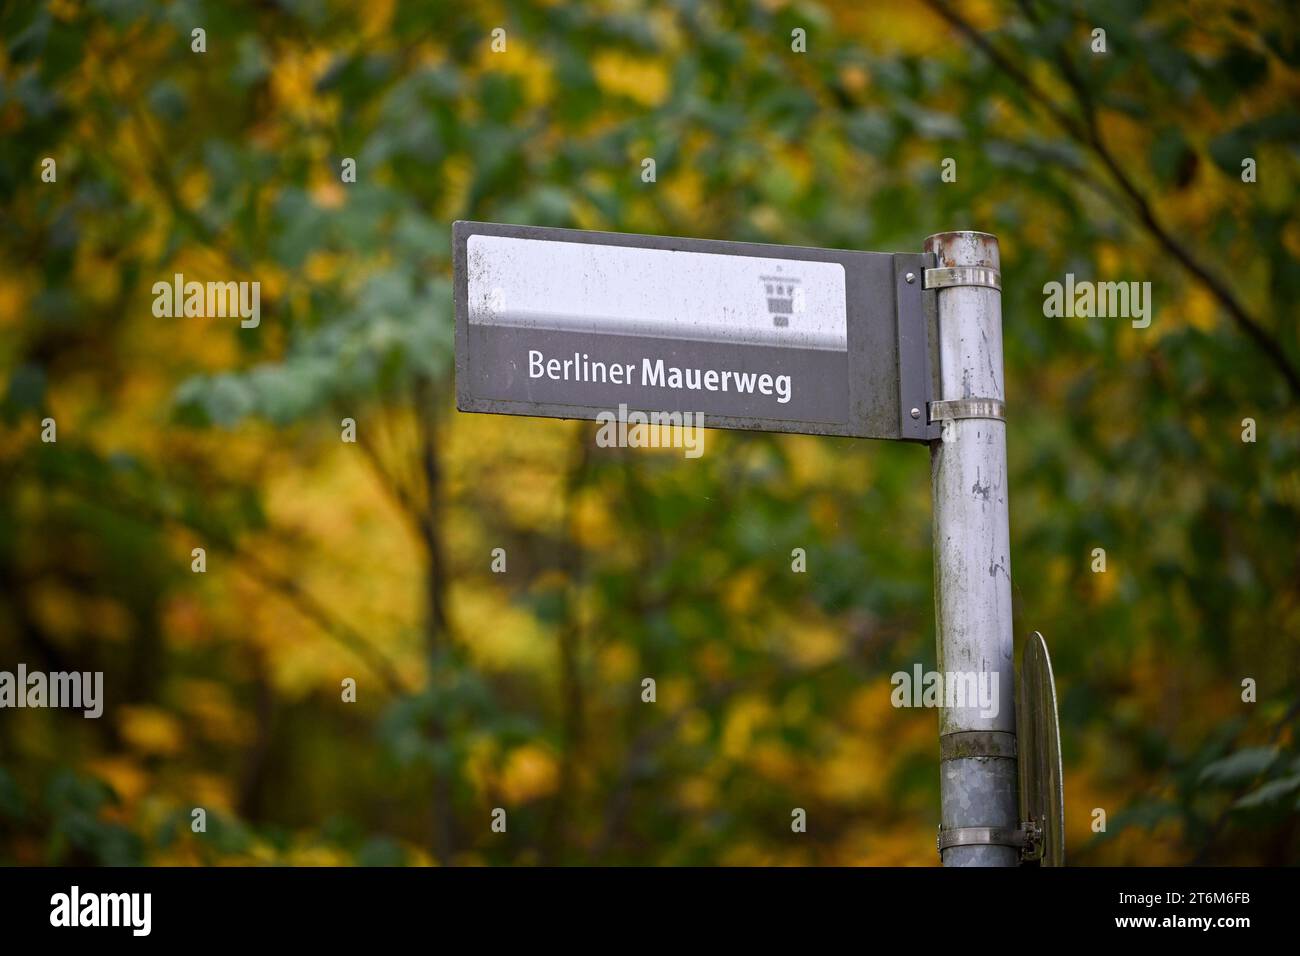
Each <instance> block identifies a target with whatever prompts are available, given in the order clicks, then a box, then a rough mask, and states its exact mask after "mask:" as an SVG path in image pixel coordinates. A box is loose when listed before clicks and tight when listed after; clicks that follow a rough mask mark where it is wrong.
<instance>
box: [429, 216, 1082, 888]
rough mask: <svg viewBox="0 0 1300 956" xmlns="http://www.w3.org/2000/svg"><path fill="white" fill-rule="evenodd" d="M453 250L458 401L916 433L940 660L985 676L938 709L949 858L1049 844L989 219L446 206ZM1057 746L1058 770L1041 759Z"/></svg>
mask: <svg viewBox="0 0 1300 956" xmlns="http://www.w3.org/2000/svg"><path fill="white" fill-rule="evenodd" d="M452 257H453V268H454V272H455V304H456V406H457V408H459V409H460V410H462V411H468V412H493V413H497V414H512V415H539V416H545V417H552V418H583V419H597V418H599V417H600V416H602V415H604V414H608V413H609V412H610V411H611V410H613V409H614V408H624V407H626V408H631V409H635V410H637V411H639V412H651V413H655V412H659V413H679V412H680V413H691V412H694V413H701V414H703V416H704V424H706V425H707V426H710V427H714V428H738V429H750V430H758V431H781V432H797V433H803V434H811V435H847V436H854V437H859V438H886V439H893V440H901V441H912V442H923V443H928V444H929V445H930V446H931V491H932V497H933V503H934V569H935V618H936V623H937V635H938V652H939V665H940V671H941V672H942V673H943V675H944V678H945V681H946V682H948V683H949V685H950V686H951V682H952V681H953V680H955V681H957V683H958V684H962V685H965V686H971V685H974V686H979V685H980V684H981V683H982V684H983V686H984V688H985V692H984V693H977V694H975V695H973V696H972V695H970V694H967V695H965V696H962V697H960V699H954V700H945V701H943V706H942V708H941V710H940V737H939V741H940V767H941V788H940V791H941V798H942V812H941V819H942V823H941V826H940V830H939V839H938V844H939V850H940V853H941V855H942V858H943V862H944V864H945V865H948V866H1014V865H1016V864H1017V863H1018V862H1020V860H1021V859H1022V858H1026V859H1033V860H1039V859H1041V860H1042V861H1043V862H1045V863H1049V864H1051V863H1059V862H1060V860H1061V846H1060V834H1061V827H1060V812H1059V808H1060V799H1059V795H1060V751H1059V745H1058V735H1057V733H1056V732H1055V728H1056V715H1055V694H1054V692H1050V693H1049V691H1051V681H1052V678H1051V669H1050V665H1049V664H1048V663H1047V657H1046V647H1045V646H1043V647H1042V648H1041V649H1040V650H1039V651H1035V652H1034V654H1033V655H1032V656H1031V655H1027V662H1026V667H1027V668H1029V669H1030V671H1029V672H1030V673H1031V674H1032V682H1033V688H1032V693H1031V694H1030V695H1029V696H1028V697H1027V698H1026V700H1027V701H1028V702H1029V703H1028V704H1027V705H1026V706H1027V707H1030V708H1031V709H1032V710H1033V711H1034V713H1033V715H1032V718H1033V719H1032V724H1031V725H1030V726H1032V728H1033V730H1032V738H1033V740H1034V747H1035V751H1034V753H1035V757H1034V759H1032V760H1027V761H1026V766H1025V768H1024V769H1025V772H1026V773H1027V774H1028V775H1029V776H1028V777H1027V778H1026V780H1027V783H1025V784H1023V786H1024V789H1025V790H1026V792H1027V793H1028V794H1030V795H1031V799H1029V800H1028V803H1027V806H1028V807H1029V808H1030V815H1029V816H1027V817H1026V818H1025V820H1024V821H1023V824H1022V820H1021V815H1020V812H1019V807H1018V805H1017V750H1016V719H1017V716H1016V712H1015V705H1014V703H1013V701H1014V698H1015V675H1014V669H1013V662H1012V623H1011V555H1010V550H1011V546H1010V536H1009V531H1008V521H1007V513H1008V506H1007V455H1006V421H1005V412H1004V405H1003V402H1004V399H1005V393H1004V387H1003V374H1002V308H1001V285H1000V282H1001V280H1000V276H999V272H998V270H999V262H998V244H997V240H996V239H995V238H994V237H993V236H990V235H987V234H985V233H979V232H951V233H941V234H939V235H935V236H931V237H930V238H929V239H927V240H926V243H925V252H924V253H923V254H892V253H879V252H850V251H845V250H841V249H808V248H802V247H796V246H774V245H758V244H754V243H744V242H720V241H713V240H701V239H677V238H669V237H665V236H637V235H625V234H621V233H609V232H585V231H578V230H572V229H549V228H540V227H534V226H511V225H500V224H495V223H477V222H457V223H456V224H455V225H454V226H453V228H452ZM1038 640H1039V642H1040V644H1041V638H1039V639H1038ZM990 692H991V694H990ZM980 698H983V699H982V700H981V699H980ZM1049 706H1050V707H1051V712H1050V715H1049V714H1048V713H1047V711H1046V709H1045V708H1047V707H1049ZM1049 717H1050V720H1049ZM1049 725H1050V730H1049V729H1048V728H1049ZM1053 760H1054V761H1055V763H1053ZM1051 766H1055V767H1056V771H1055V777H1054V778H1053V779H1052V780H1047V781H1043V780H1040V779H1037V778H1036V777H1035V776H1034V775H1035V774H1038V775H1040V776H1041V774H1042V773H1043V772H1045V771H1043V770H1042V769H1041V768H1046V767H1051ZM1045 841H1046V843H1047V847H1046V850H1047V851H1048V852H1044V849H1045V848H1044V842H1045Z"/></svg>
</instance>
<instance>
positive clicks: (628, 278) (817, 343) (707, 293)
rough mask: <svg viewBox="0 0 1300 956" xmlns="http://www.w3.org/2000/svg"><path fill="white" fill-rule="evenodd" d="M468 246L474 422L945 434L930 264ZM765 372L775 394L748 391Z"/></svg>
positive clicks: (463, 389) (747, 251)
mask: <svg viewBox="0 0 1300 956" xmlns="http://www.w3.org/2000/svg"><path fill="white" fill-rule="evenodd" d="M452 246H453V267H454V272H455V306H456V402H457V407H458V408H459V409H461V410H462V411H471V412H493V413H500V414H516V415H540V416H547V417H556V418H587V419H594V418H596V416H597V415H598V414H600V413H601V412H605V411H610V410H612V409H615V408H617V406H618V405H619V404H620V403H623V404H626V405H627V406H628V408H629V409H635V410H639V411H649V412H653V411H666V412H671V411H682V412H690V411H693V412H703V413H704V416H705V424H706V425H708V426H710V427H718V428H740V429H754V430H762V431H785V432H802V433H807V434H816V435H850V436H856V437H863V438H890V439H903V440H910V441H927V440H928V439H929V438H930V437H932V436H933V435H934V434H935V433H936V432H937V426H935V425H932V424H931V423H930V422H929V420H928V418H927V415H926V406H927V403H928V401H929V399H930V397H931V388H932V386H931V383H932V380H933V373H932V371H931V364H932V362H931V347H932V346H931V340H930V335H929V332H928V330H927V329H926V303H925V301H924V299H925V298H926V297H927V295H928V296H929V297H932V296H933V293H929V294H927V293H925V292H924V291H923V290H922V289H921V282H920V281H919V277H920V275H921V272H922V269H923V268H924V267H925V266H926V265H928V264H929V262H930V260H929V258H928V257H925V256H922V255H914V254H898V255H894V254H889V253H874V252H852V251H846V250H839V249H809V248H802V247H797V246H777V245H771V246H769V245H759V244H755V243H742V242H721V241H714V240H699V239H678V238H670V237H664V236H637V235H625V234H621V233H606V232H586V231H579V230H571V229H549V228H539V227H531V226H510V225H500V224H493V223H473V222H457V223H456V224H455V225H454V226H453V229H452ZM908 272H911V273H912V274H913V275H914V277H915V280H914V282H913V283H911V284H910V285H909V284H906V283H905V282H904V280H903V278H902V277H903V276H904V275H905V274H906V273H908ZM903 290H905V291H903ZM552 359H555V360H558V361H559V362H560V363H561V364H560V365H557V366H554V370H555V373H554V374H551V370H552V365H551V360H552ZM660 363H662V368H663V369H664V370H665V372H666V373H667V374H665V375H663V376H660V375H659V374H658V369H659V368H660ZM597 365H598V366H599V367H597ZM615 367H618V368H620V369H621V371H620V373H619V375H618V376H617V379H618V380H617V381H615V380H613V378H614V376H613V372H612V369H614V368H615ZM674 368H679V369H682V370H684V371H685V372H686V373H687V374H686V375H685V376H683V377H682V379H681V381H682V383H683V384H682V385H681V387H673V386H672V384H671V370H672V369H674ZM710 370H712V371H714V372H715V373H717V374H716V375H715V376H714V377H712V378H710V379H708V380H706V376H707V375H708V372H709V371H710ZM588 372H590V373H591V374H587V373H588ZM691 372H695V373H696V374H695V376H694V378H692V377H691V376H690V373H691ZM723 373H727V374H726V375H724V374H723ZM764 373H765V374H767V375H769V376H771V378H770V380H769V388H768V390H767V391H766V392H764V391H763V390H762V387H761V384H760V386H759V387H758V388H754V387H752V386H751V388H750V389H749V390H748V391H740V390H737V388H738V383H740V382H742V379H741V378H739V376H745V378H744V379H743V382H744V383H745V384H748V383H750V382H752V381H755V380H756V379H761V376H762V375H763V374H764ZM751 376H753V377H751ZM780 382H784V383H785V385H786V386H787V388H788V393H789V394H788V395H782V394H778V392H779V389H776V387H775V386H776V384H777V383H780ZM719 383H721V387H719ZM728 385H730V386H731V387H727V386H728ZM710 386H712V387H710ZM913 410H915V414H913Z"/></svg>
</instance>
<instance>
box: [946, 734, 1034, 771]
mask: <svg viewBox="0 0 1300 956" xmlns="http://www.w3.org/2000/svg"><path fill="white" fill-rule="evenodd" d="M1016 753H1017V751H1016V735H1015V734H1012V733H1008V732H1007V731H1005V730H960V731H958V732H957V733H954V734H944V735H943V736H941V737H940V738H939V761H940V762H941V763H942V762H943V761H945V760H963V759H966V758H968V757H995V758H997V757H1000V758H1004V759H1008V760H1015V759H1016Z"/></svg>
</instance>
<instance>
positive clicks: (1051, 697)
mask: <svg viewBox="0 0 1300 956" xmlns="http://www.w3.org/2000/svg"><path fill="white" fill-rule="evenodd" d="M1019 688H1020V691H1019V699H1018V702H1017V710H1016V724H1017V733H1018V734H1019V747H1020V816H1021V819H1022V820H1024V821H1026V822H1028V823H1033V824H1036V825H1037V826H1038V828H1039V830H1040V831H1041V836H1040V842H1041V843H1042V858H1041V861H1040V862H1041V864H1042V865H1043V866H1064V865H1065V789H1064V786H1063V775H1062V771H1061V730H1060V724H1059V722H1058V719H1057V708H1056V679H1055V677H1054V675H1053V674H1052V659H1051V657H1050V656H1049V655H1048V653H1047V642H1046V641H1044V640H1043V635H1042V634H1040V633H1038V632H1037V631H1034V632H1033V634H1031V635H1030V637H1029V640H1028V641H1027V642H1026V643H1025V649H1024V651H1023V652H1022V653H1021V655H1020V684H1019Z"/></svg>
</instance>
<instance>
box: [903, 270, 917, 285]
mask: <svg viewBox="0 0 1300 956" xmlns="http://www.w3.org/2000/svg"><path fill="white" fill-rule="evenodd" d="M903 278H904V279H906V280H907V281H908V282H909V283H912V282H915V281H916V273H915V272H909V273H908V274H907V275H905V276H903Z"/></svg>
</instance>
